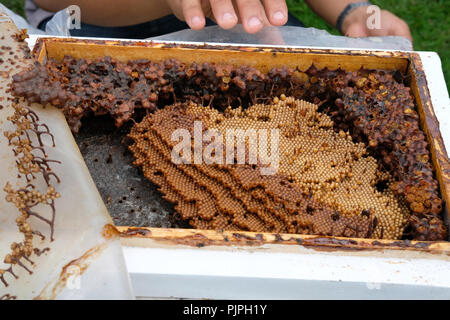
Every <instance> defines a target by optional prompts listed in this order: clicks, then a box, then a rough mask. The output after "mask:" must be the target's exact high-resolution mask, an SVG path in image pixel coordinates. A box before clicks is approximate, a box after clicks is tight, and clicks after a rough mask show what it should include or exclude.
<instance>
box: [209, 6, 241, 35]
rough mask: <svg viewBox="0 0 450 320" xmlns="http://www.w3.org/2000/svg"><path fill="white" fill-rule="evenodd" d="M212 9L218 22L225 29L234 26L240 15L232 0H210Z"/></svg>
mask: <svg viewBox="0 0 450 320" xmlns="http://www.w3.org/2000/svg"><path fill="white" fill-rule="evenodd" d="M210 3H211V9H212V12H213V14H214V18H215V20H216V22H217V24H218V25H219V26H220V27H221V28H223V29H230V28H233V27H234V26H235V25H236V24H237V22H238V17H237V15H236V12H235V11H234V7H233V3H232V2H231V0H210Z"/></svg>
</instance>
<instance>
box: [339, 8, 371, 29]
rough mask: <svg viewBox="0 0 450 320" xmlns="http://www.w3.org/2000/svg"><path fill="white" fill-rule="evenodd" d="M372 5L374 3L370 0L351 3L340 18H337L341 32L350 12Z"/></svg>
mask: <svg viewBox="0 0 450 320" xmlns="http://www.w3.org/2000/svg"><path fill="white" fill-rule="evenodd" d="M371 5H372V4H371V3H370V2H369V1H364V2H354V3H350V4H349V5H348V6H346V7H345V9H344V10H343V11H342V12H341V14H340V15H339V18H338V19H337V22H336V29H338V30H339V32H340V33H342V23H343V22H344V20H345V18H346V17H347V16H348V15H349V13H350V12H352V11H353V10H354V9H356V8H359V7H367V6H371Z"/></svg>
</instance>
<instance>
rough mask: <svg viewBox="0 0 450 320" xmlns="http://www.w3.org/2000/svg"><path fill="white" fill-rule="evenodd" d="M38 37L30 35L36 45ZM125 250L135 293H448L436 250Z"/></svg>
mask: <svg viewBox="0 0 450 320" xmlns="http://www.w3.org/2000/svg"><path fill="white" fill-rule="evenodd" d="M35 40H36V37H34V36H31V37H30V39H28V41H29V44H30V46H33V45H34V42H35ZM420 55H421V58H422V63H423V66H424V70H425V74H426V77H427V81H428V87H429V90H430V94H431V98H432V102H433V106H434V109H435V112H436V115H437V117H438V119H439V121H440V123H441V132H442V135H443V137H444V140H445V144H446V146H447V150H449V147H448V146H449V143H450V137H449V134H450V128H449V125H450V124H449V114H448V111H449V106H450V105H449V97H448V92H447V89H446V85H445V81H444V77H443V74H442V67H441V64H440V59H439V57H438V55H437V54H435V53H432V52H421V53H420ZM123 252H124V255H125V260H126V265H127V269H128V271H129V273H130V277H131V281H132V285H133V287H134V292H135V295H136V296H137V297H146V298H148V297H154V298H161V297H166V298H173V297H176V298H212V299H317V298H320V299H336V298H339V299H342V298H346V299H394V298H395V299H399V298H403V299H437V298H439V299H450V259H449V257H442V256H438V255H429V254H416V253H414V254H409V253H408V254H405V255H402V254H401V252H400V251H393V252H385V253H382V252H376V253H374V252H362V253H357V252H355V253H354V252H340V253H336V252H334V253H329V252H319V251H315V250H312V249H305V248H303V247H300V246H290V247H289V248H288V249H286V250H284V249H283V250H280V248H279V247H278V248H273V247H264V248H260V249H256V250H255V249H252V248H246V249H243V248H234V249H231V248H225V247H215V248H214V247H203V248H195V249H194V248H190V247H184V246H176V247H175V246H171V247H170V246H168V247H164V246H158V245H157V244H155V247H154V248H137V247H123ZM415 255H416V256H415Z"/></svg>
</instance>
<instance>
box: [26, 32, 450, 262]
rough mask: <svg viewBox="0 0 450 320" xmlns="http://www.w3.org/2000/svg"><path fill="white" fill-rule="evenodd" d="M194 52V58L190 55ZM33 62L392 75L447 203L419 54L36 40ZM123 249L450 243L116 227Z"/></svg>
mask: <svg viewBox="0 0 450 320" xmlns="http://www.w3.org/2000/svg"><path fill="white" fill-rule="evenodd" d="M194 52H195V54H193V53H194ZM33 54H34V56H35V58H36V59H37V60H38V61H39V62H40V63H44V62H45V60H46V59H47V58H54V59H57V60H61V59H62V58H63V57H64V56H65V55H71V56H72V57H74V58H90V59H92V58H99V57H104V56H111V57H113V58H115V59H117V60H120V61H128V60H132V59H150V60H152V61H162V60H165V59H167V58H175V59H178V60H180V61H182V62H184V63H191V62H194V61H195V62H215V63H227V64H234V65H243V64H245V65H248V66H252V67H255V68H258V69H259V70H261V71H262V72H267V71H268V70H269V69H271V68H273V67H282V66H287V67H290V68H296V67H298V68H299V69H300V70H307V69H308V68H309V67H310V66H311V64H314V65H315V66H316V67H318V68H324V67H328V68H329V69H337V68H339V67H341V68H342V69H344V70H346V71H357V70H359V69H360V68H362V67H363V68H368V69H381V70H397V71H400V72H402V73H403V74H407V75H410V76H411V77H410V78H411V83H410V87H411V89H412V93H413V95H414V98H415V101H416V107H417V111H418V113H419V116H420V125H421V128H422V130H423V131H424V132H425V134H426V137H427V140H428V142H429V145H430V151H431V154H432V163H433V166H434V169H435V175H436V178H437V179H438V181H439V186H440V191H441V196H442V198H443V200H444V204H447V203H449V200H450V163H449V159H448V155H447V152H446V150H445V145H444V141H443V139H442V136H441V133H440V130H439V122H438V120H437V118H436V115H435V113H434V110H433V105H432V102H431V97H430V93H429V91H428V87H427V81H426V78H425V74H424V71H423V66H422V62H421V59H420V56H419V54H417V53H414V52H386V51H370V50H336V49H333V50H326V49H301V48H273V47H248V46H212V45H206V44H205V45H200V46H199V45H189V44H184V45H183V44H167V43H160V42H140V41H119V40H117V41H116V40H81V39H64V38H40V39H39V40H38V41H37V43H36V46H35V48H34V50H33ZM443 215H444V220H445V222H446V224H447V226H448V225H449V221H450V219H449V210H448V207H447V205H444V213H443ZM116 230H118V232H120V234H121V236H122V240H123V241H122V242H123V243H124V244H126V245H138V246H148V245H151V242H152V241H159V242H165V243H169V244H174V245H179V244H182V245H191V246H197V247H202V246H207V245H221V246H223V245H226V246H240V245H242V246H249V245H250V246H260V245H264V244H286V245H290V244H295V245H302V246H307V247H325V248H334V249H337V250H347V249H356V250H382V249H393V250H412V251H426V252H431V253H444V254H447V255H450V242H447V241H440V242H424V241H408V240H404V241H398V240H374V239H359V238H358V239H356V238H338V237H324V236H311V235H293V234H271V233H253V232H227V231H224V232H222V231H211V230H195V229H165V228H143V227H133V226H129V227H117V228H116Z"/></svg>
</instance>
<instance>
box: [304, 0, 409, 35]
mask: <svg viewBox="0 0 450 320" xmlns="http://www.w3.org/2000/svg"><path fill="white" fill-rule="evenodd" d="M305 1H306V3H307V4H308V5H309V6H310V7H311V9H312V10H313V11H314V12H315V13H317V14H318V15H319V16H320V17H322V18H323V19H324V20H325V21H326V22H328V23H329V24H330V25H332V26H334V27H335V26H336V23H337V20H338V18H339V15H340V14H341V13H342V11H343V10H344V9H345V7H346V6H347V5H348V4H350V3H356V2H361V1H358V0H305ZM367 8H368V7H367V6H364V7H359V8H356V9H354V10H352V11H351V12H350V13H349V14H348V15H347V16H346V18H345V19H344V21H343V23H342V28H341V31H342V33H343V34H344V35H346V36H350V37H369V36H390V35H391V36H402V37H405V38H407V39H409V40H411V41H412V36H411V32H410V30H409V27H408V24H407V23H406V22H405V21H403V20H402V19H400V18H399V17H397V16H396V15H394V14H392V13H391V12H389V11H386V10H381V11H380V20H379V21H380V28H371V26H368V24H367V21H368V19H369V18H370V16H371V15H372V14H376V13H370V14H368V13H367Z"/></svg>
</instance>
